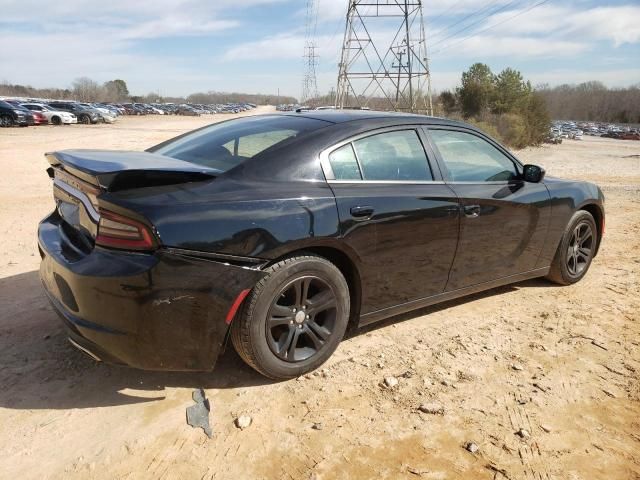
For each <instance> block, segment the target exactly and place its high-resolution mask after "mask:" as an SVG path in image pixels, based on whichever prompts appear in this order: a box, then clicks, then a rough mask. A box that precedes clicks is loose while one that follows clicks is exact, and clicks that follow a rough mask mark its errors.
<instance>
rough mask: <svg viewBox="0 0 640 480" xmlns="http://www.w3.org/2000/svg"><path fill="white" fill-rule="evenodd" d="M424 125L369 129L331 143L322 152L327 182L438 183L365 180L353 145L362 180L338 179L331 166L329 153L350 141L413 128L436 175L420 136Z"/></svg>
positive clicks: (322, 162) (321, 159) (321, 164)
mask: <svg viewBox="0 0 640 480" xmlns="http://www.w3.org/2000/svg"><path fill="white" fill-rule="evenodd" d="M421 127H422V125H396V126H394V127H384V128H378V129H375V130H369V131H368V132H364V133H359V134H357V135H354V136H352V137H349V138H348V139H346V140H342V141H341V142H338V143H334V144H333V145H331V146H330V147H327V148H325V149H324V150H322V151H321V152H320V155H319V157H320V166H321V167H322V172H323V173H324V178H325V179H326V180H327V182H329V183H396V184H398V183H400V184H403V183H404V184H407V183H410V184H411V183H413V184H425V183H427V184H433V183H437V182H438V181H437V180H365V179H364V172H363V171H362V165H361V164H360V159H359V158H358V151H357V150H356V148H355V147H354V146H353V145H351V148H352V149H353V153H354V155H355V156H356V161H357V162H358V168H360V177H361V179H360V180H336V177H335V174H334V173H333V168H332V167H331V162H330V161H329V155H330V154H331V153H333V152H334V151H335V150H337V149H339V148H342V147H344V146H345V145H347V144H349V143H353V142H356V141H358V140H361V139H363V138H367V137H372V136H374V135H380V134H382V133H388V132H397V131H405V130H411V131H413V132H415V134H416V137H418V141H419V142H420V144H421V145H422V149H423V150H424V158H425V160H426V162H427V168H428V169H429V172H430V173H431V176H432V177H434V176H435V175H434V173H433V168H432V165H431V161H432V160H430V159H429V156H428V155H427V147H426V145H424V143H423V142H422V138H421V137H420V132H419V129H420V128H421Z"/></svg>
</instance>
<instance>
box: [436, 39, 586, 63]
mask: <svg viewBox="0 0 640 480" xmlns="http://www.w3.org/2000/svg"><path fill="white" fill-rule="evenodd" d="M456 41H457V40H456V39H452V40H451V42H452V43H451V44H446V43H445V44H443V45H442V46H441V47H440V48H441V49H442V51H440V50H439V49H438V47H436V49H435V51H434V52H433V54H432V56H433V58H439V57H442V56H449V55H452V54H455V55H456V56H457V57H458V58H469V57H474V58H493V57H509V58H532V57H570V56H573V55H576V54H578V53H582V52H584V51H586V50H587V49H588V45H587V44H585V43H582V42H577V41H567V40H553V41H546V40H542V41H541V40H540V39H538V38H532V37H528V38H527V37H514V36H499V35H495V34H494V35H478V36H474V37H471V38H469V39H468V40H465V41H464V43H463V44H462V43H461V44H459V45H460V46H453V48H447V47H448V45H452V44H453V42H456Z"/></svg>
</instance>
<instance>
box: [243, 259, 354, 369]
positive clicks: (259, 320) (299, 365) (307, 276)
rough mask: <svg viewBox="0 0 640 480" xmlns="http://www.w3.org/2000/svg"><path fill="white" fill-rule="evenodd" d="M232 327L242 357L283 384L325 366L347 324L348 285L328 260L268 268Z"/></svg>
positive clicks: (288, 261)
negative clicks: (284, 381)
mask: <svg viewBox="0 0 640 480" xmlns="http://www.w3.org/2000/svg"><path fill="white" fill-rule="evenodd" d="M265 273H266V275H265V276H264V278H262V279H261V280H260V281H259V282H258V284H257V285H256V286H255V287H254V288H253V290H252V291H251V293H250V294H249V295H248V296H247V298H246V299H245V301H244V302H243V305H242V307H241V310H240V311H239V312H238V315H237V317H236V319H235V320H234V322H233V324H232V325H231V341H232V342H233V346H234V347H235V349H236V351H237V352H238V354H239V355H240V357H242V359H243V360H244V361H245V362H246V363H247V364H248V365H249V366H251V367H252V368H254V369H255V370H257V371H258V372H259V373H261V374H262V375H265V376H266V377H269V378H272V379H276V380H284V379H289V378H294V377H298V376H300V375H304V374H305V373H308V372H310V371H312V370H315V369H316V368H318V367H319V366H320V365H322V364H323V363H324V362H325V361H326V360H327V359H328V358H329V357H330V356H331V354H332V353H333V352H334V351H335V349H336V348H337V347H338V344H339V343H340V341H341V340H342V337H343V336H344V333H345V331H346V328H347V323H348V320H349V306H350V299H349V286H348V285H347V282H346V280H345V279H344V277H343V275H342V273H340V270H338V268H337V267H336V266H335V265H334V264H332V263H331V262H329V261H328V260H326V259H324V258H322V257H317V256H313V255H301V256H296V257H291V258H287V259H285V260H281V261H279V262H278V263H275V264H274V265H271V266H270V267H268V268H266V269H265Z"/></svg>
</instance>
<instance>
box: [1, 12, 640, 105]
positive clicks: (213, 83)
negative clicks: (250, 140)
mask: <svg viewBox="0 0 640 480" xmlns="http://www.w3.org/2000/svg"><path fill="white" fill-rule="evenodd" d="M317 1H318V9H317V27H316V29H315V35H314V41H315V43H316V45H318V54H319V58H318V67H317V76H318V88H319V91H320V92H321V93H327V92H328V91H329V90H330V89H331V87H335V84H336V80H337V70H338V67H337V65H338V62H339V58H340V48H341V44H342V40H343V34H344V27H345V16H346V10H347V4H348V0H317ZM430 3H433V4H434V5H433V6H431V5H429V4H430ZM538 3H540V0H483V1H481V0H439V1H437V2H426V1H425V2H423V4H424V14H425V24H426V25H425V31H426V37H427V43H428V45H429V58H430V67H431V77H432V83H433V87H434V89H435V90H436V91H441V90H443V89H450V88H455V86H456V85H459V83H460V75H461V73H462V71H464V70H466V69H467V68H468V67H469V66H470V65H471V64H473V63H474V62H483V63H486V64H488V65H489V66H490V67H491V68H492V69H493V70H494V72H499V71H500V70H501V69H503V68H505V67H507V66H509V67H512V68H515V69H518V70H520V71H521V72H522V73H523V75H524V77H525V78H527V79H530V80H531V81H532V83H533V84H534V85H536V84H540V83H548V84H550V85H558V84H562V83H579V82H584V81H589V80H599V81H602V82H603V83H605V84H606V85H608V86H624V87H626V86H629V85H632V84H638V83H640V21H639V19H640V1H639V0H620V1H615V0H614V1H609V2H599V1H593V0H564V1H557V0H547V1H546V2H542V4H540V5H538V6H536V7H535V8H532V9H531V10H527V9H529V8H531V7H532V6H534V5H536V4H538ZM0 12H2V13H1V15H0V82H3V81H6V82H9V83H18V84H24V85H31V86H34V87H60V88H65V87H69V86H70V85H71V83H72V82H73V80H74V79H75V78H78V77H81V76H86V77H89V78H92V79H94V80H96V81H99V82H104V81H107V80H111V79H115V78H122V79H124V80H125V81H126V82H127V84H128V86H129V90H130V92H131V93H132V94H137V95H145V94H147V93H150V92H156V93H159V94H160V95H162V96H181V95H188V94H189V93H194V92H203V91H210V90H214V91H235V92H246V93H267V94H273V93H276V92H277V91H278V90H279V91H280V93H281V94H283V95H291V96H295V97H300V95H301V90H302V79H303V75H304V71H305V70H304V60H303V52H304V45H305V33H306V29H305V13H306V1H305V0H103V1H99V0H57V1H53V2H50V1H44V0H0ZM379 28H380V29H381V30H384V29H385V28H388V25H387V26H386V27H385V26H384V25H383V26H380V27H379Z"/></svg>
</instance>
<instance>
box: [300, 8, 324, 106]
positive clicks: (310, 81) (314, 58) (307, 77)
mask: <svg viewBox="0 0 640 480" xmlns="http://www.w3.org/2000/svg"><path fill="white" fill-rule="evenodd" d="M317 24H318V11H317V0H307V18H306V34H305V45H304V59H305V74H304V79H303V81H302V97H301V99H300V101H301V103H302V104H305V103H307V102H308V101H309V100H311V99H315V98H317V97H318V80H317V77H316V66H317V65H318V58H319V56H318V55H317V54H316V49H317V48H318V47H316V44H315V37H316V28H317Z"/></svg>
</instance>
